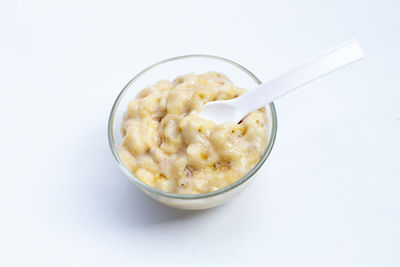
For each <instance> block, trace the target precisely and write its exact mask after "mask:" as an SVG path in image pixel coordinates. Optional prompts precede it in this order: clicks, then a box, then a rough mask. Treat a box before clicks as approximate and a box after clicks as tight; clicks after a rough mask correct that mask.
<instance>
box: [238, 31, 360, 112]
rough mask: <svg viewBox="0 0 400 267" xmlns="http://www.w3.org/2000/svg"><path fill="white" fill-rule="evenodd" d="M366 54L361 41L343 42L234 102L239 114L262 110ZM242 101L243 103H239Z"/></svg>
mask: <svg viewBox="0 0 400 267" xmlns="http://www.w3.org/2000/svg"><path fill="white" fill-rule="evenodd" d="M363 56H364V53H363V51H362V49H361V47H360V46H359V44H358V42H357V41H356V40H355V39H353V40H349V41H347V42H345V43H342V44H340V45H338V46H336V47H334V48H332V49H329V50H328V51H325V52H324V53H322V54H320V55H318V56H316V57H313V58H311V59H309V60H308V61H306V62H305V63H303V64H301V65H299V66H298V67H295V68H294V69H292V70H290V71H288V72H286V73H285V74H283V75H280V76H278V77H277V78H275V79H273V80H271V81H269V82H267V83H264V84H262V85H260V86H259V87H257V88H255V89H253V90H251V91H249V92H247V93H245V94H243V95H242V96H240V97H238V98H236V99H235V102H236V101H237V102H236V103H235V105H237V107H240V111H239V112H240V113H241V114H240V115H239V114H238V115H239V116H242V115H243V116H242V117H244V116H245V115H247V114H248V113H249V112H251V111H253V110H256V109H259V108H262V107H264V106H265V105H266V104H268V103H271V102H272V101H274V100H275V99H277V98H279V97H281V96H283V95H286V94H287V93H289V92H291V91H293V90H295V89H297V88H299V87H301V86H303V85H305V84H307V83H309V82H312V81H314V80H315V79H318V78H319V77H321V76H323V75H326V74H328V73H330V72H332V71H334V70H337V69H339V68H341V67H344V66H346V65H348V64H350V63H353V62H355V61H358V60H360V59H362V58H363ZM239 102H240V103H239Z"/></svg>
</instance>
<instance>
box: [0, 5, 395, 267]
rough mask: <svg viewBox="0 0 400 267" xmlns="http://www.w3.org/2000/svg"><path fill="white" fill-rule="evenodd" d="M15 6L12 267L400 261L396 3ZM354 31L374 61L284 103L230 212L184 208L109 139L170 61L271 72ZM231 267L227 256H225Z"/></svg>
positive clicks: (10, 19) (6, 204)
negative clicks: (133, 93)
mask: <svg viewBox="0 0 400 267" xmlns="http://www.w3.org/2000/svg"><path fill="white" fill-rule="evenodd" d="M246 2H247V4H246V3H245V1H165V2H164V1H112V2H111V1H110V2H109V3H105V2H100V1H25V0H20V1H7V2H5V1H2V2H1V3H0V13H1V14H0V27H1V28H0V29H1V35H0V36H1V37H0V38H1V49H0V73H1V80H0V83H1V90H0V109H1V110H0V120H1V125H2V128H1V129H2V131H1V133H0V137H1V139H0V140H1V141H0V142H1V146H0V148H1V149H0V157H1V158H0V160H1V168H0V171H1V173H0V211H1V219H0V265H1V266H146V265H157V264H160V263H163V264H165V265H164V266H184V265H185V266H189V265H190V266H224V265H225V266H240V265H244V264H247V266H307V267H310V266H363V267H365V266H390V267H392V266H393V267H394V266H399V265H400V253H399V251H400V241H399V239H400V227H399V225H400V212H399V203H400V194H399V187H400V179H399V178H400V164H399V151H400V141H399V137H400V103H399V101H400V89H399V88H400V80H399V69H400V68H399V67H400V65H399V59H400V57H399V56H400V53H399V47H400V39H399V38H400V37H399V28H400V18H399V16H398V11H399V8H400V5H399V2H398V1H395V0H392V1H389V0H386V1H377V0H376V1H366V0H364V1H361V0H358V1H347V0H346V1H345V0H341V1H317V0H314V1H312V0H307V1H246ZM351 37H356V38H358V40H359V41H360V43H361V45H362V47H363V49H364V50H365V52H366V55H367V57H366V59H365V60H364V61H362V63H358V64H354V65H352V66H349V67H347V68H346V69H345V70H343V71H340V72H337V73H334V74H332V75H330V76H328V77H326V78H325V79H323V80H320V81H317V82H315V83H312V84H310V85H309V86H308V88H304V90H299V91H298V92H294V93H293V94H291V95H290V96H287V97H285V98H283V99H281V100H279V101H277V102H276V107H277V111H278V125H279V128H278V137H277V141H276V144H275V147H274V149H273V151H272V154H271V156H270V158H269V159H268V161H267V162H266V164H265V165H264V166H263V169H262V172H263V174H264V177H262V178H260V177H259V178H258V179H257V180H256V181H254V183H253V184H252V185H251V186H250V188H249V189H248V190H247V191H246V192H244V193H243V194H242V195H240V196H239V197H238V198H236V199H235V200H234V201H232V202H231V203H229V204H227V205H225V206H222V207H220V208H217V209H214V210H209V211H204V212H198V213H195V212H193V213H191V212H189V213H188V212H184V211H178V210H173V209H169V208H166V207H163V206H161V205H160V204H157V203H156V202H154V201H152V200H151V199H149V198H148V197H146V196H145V195H144V194H142V193H141V192H139V191H138V189H136V188H135V186H134V185H133V184H132V183H130V182H129V181H128V180H127V179H125V177H124V176H123V174H122V173H121V171H120V170H119V169H118V168H117V166H116V164H115V162H114V161H113V159H112V157H111V153H110V152H109V149H108V144H107V137H106V123H107V117H108V113H109V111H110V108H111V105H112V103H113V101H114V99H115V97H116V96H117V94H118V92H119V91H120V90H121V88H122V87H123V86H124V85H125V84H126V82H127V81H128V80H129V79H130V78H131V77H132V76H133V75H134V74H136V73H137V72H138V71H140V70H142V69H143V68H144V67H146V66H147V65H149V64H151V63H154V62H155V61H158V60H160V59H164V58H168V57H171V56H176V55H182V54H188V53H208V54H215V55H219V56H223V57H227V58H230V59H232V60H235V61H237V62H239V63H241V64H243V65H244V66H246V67H247V68H249V69H250V70H252V71H254V73H255V74H256V75H257V76H259V77H260V78H261V79H263V80H266V79H268V78H269V77H272V76H274V75H276V74H279V73H281V72H282V71H284V70H285V69H287V68H288V67H290V66H292V65H293V64H296V63H299V62H301V60H303V59H304V58H306V57H307V56H311V55H312V54H313V53H314V52H315V51H323V50H324V49H325V48H327V47H330V46H331V45H334V44H336V43H338V42H341V41H344V40H346V39H348V38H351ZM228 264H229V265H228Z"/></svg>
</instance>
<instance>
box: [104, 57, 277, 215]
mask: <svg viewBox="0 0 400 267" xmlns="http://www.w3.org/2000/svg"><path fill="white" fill-rule="evenodd" d="M208 71H217V72H221V73H224V74H225V75H227V76H228V77H229V78H230V79H231V80H232V82H233V84H235V85H236V86H238V87H242V88H245V89H247V90H251V88H254V87H255V86H256V85H258V84H261V81H260V80H259V79H258V78H257V77H256V76H255V75H254V74H253V73H251V72H250V71H249V70H247V69H246V68H244V67H243V66H241V65H239V64H237V63H235V62H233V61H231V60H228V59H225V58H221V57H217V56H210V55H187V56H180V57H174V58H170V59H167V60H163V61H160V62H158V63H155V64H153V65H151V66H149V67H147V68H146V69H144V70H143V71H141V72H140V73H139V74H137V75H136V76H135V77H133V79H132V80H130V82H129V83H128V84H127V85H126V86H125V87H124V89H123V90H122V91H121V93H120V94H119V95H118V97H117V99H116V100H115V103H114V105H113V107H112V110H111V114H110V118H109V121H108V140H109V144H110V148H111V151H112V153H113V155H114V158H115V159H116V160H117V163H118V165H119V167H120V168H121V169H122V171H123V172H124V173H125V175H126V176H127V177H128V178H129V179H130V180H131V181H132V182H133V183H134V184H136V185H137V186H138V187H139V188H140V189H141V190H142V191H143V192H145V193H146V194H147V195H149V196H150V197H152V198H153V199H155V200H157V201H159V202H161V203H163V204H165V205H168V206H171V207H175V208H181V209H192V210H196V209H207V208H212V207H215V206H218V205H221V204H223V203H225V202H227V201H229V200H230V199H232V198H233V197H234V196H236V195H238V194H239V193H240V192H241V191H243V189H245V188H246V187H247V185H248V184H249V181H250V180H251V179H250V178H252V177H253V176H255V175H256V174H257V171H258V170H259V169H260V167H261V166H262V165H263V163H264V162H265V160H266V159H267V157H268V155H269V154H270V153H271V150H272V147H273V145H274V142H275V137H276V130H277V119H276V112H275V106H274V104H273V103H271V104H269V105H268V106H267V107H266V112H267V117H268V133H267V136H266V137H265V138H267V139H268V146H267V149H266V151H265V153H264V155H263V156H262V157H261V159H260V161H259V162H258V163H257V164H256V165H255V166H254V168H253V169H251V170H250V171H249V173H247V174H246V175H245V176H244V177H242V178H241V179H239V180H238V181H236V182H234V183H233V184H231V185H229V186H227V187H225V188H222V189H220V190H217V191H214V192H210V193H204V194H195V195H181V194H173V193H167V192H164V191H161V190H158V189H157V188H154V187H151V186H149V185H147V184H145V183H143V182H142V181H141V180H139V179H138V178H137V177H135V176H134V175H133V174H132V173H131V172H130V171H129V169H128V168H126V167H125V165H124V163H123V162H122V161H121V159H120V157H119V155H118V146H119V144H120V143H121V140H122V133H121V122H122V119H123V115H124V113H125V111H126V108H127V105H128V103H129V102H130V101H132V100H133V99H134V98H135V97H136V94H137V93H138V92H139V91H140V90H142V89H143V88H145V87H146V86H148V85H151V84H154V83H156V82H157V81H159V80H161V79H169V80H173V79H174V78H175V77H177V76H178V75H182V74H186V73H189V72H195V73H196V74H200V73H205V72H208Z"/></svg>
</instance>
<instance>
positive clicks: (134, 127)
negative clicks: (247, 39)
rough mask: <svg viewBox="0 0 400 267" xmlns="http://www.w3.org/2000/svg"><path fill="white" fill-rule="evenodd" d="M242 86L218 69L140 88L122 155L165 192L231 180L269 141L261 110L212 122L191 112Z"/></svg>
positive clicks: (204, 188) (199, 189) (125, 127)
mask: <svg viewBox="0 0 400 267" xmlns="http://www.w3.org/2000/svg"><path fill="white" fill-rule="evenodd" d="M245 92H246V90H244V89H241V88H238V87H235V86H234V85H233V84H232V82H231V81H230V80H229V79H228V78H227V77H226V76H225V75H223V74H221V73H217V72H208V73H205V74H201V75H196V74H194V73H189V74H186V75H183V76H179V77H177V78H176V79H175V80H174V81H173V82H170V81H168V80H161V81H159V82H157V83H156V84H155V85H152V86H149V87H147V88H145V89H143V90H142V91H141V92H140V93H139V94H138V96H137V98H136V99H134V100H133V101H132V102H130V103H129V104H128V107H127V111H126V114H125V116H124V119H123V123H122V129H121V131H122V134H123V137H124V138H123V141H122V144H121V146H120V148H119V155H120V157H121V160H122V161H123V162H124V164H125V166H126V167H127V168H128V169H129V170H130V171H131V172H132V173H133V174H135V176H136V177H138V178H139V179H141V180H142V181H143V182H144V183H146V184H148V185H150V186H153V187H156V188H158V189H160V190H163V191H166V192H171V193H178V194H199V193H206V192H211V191H215V190H218V189H221V188H223V187H226V186H228V185H230V184H232V183H234V182H235V181H237V180H238V179H240V178H241V177H243V176H244V175H246V173H248V172H249V171H250V170H251V169H252V168H253V167H254V165H255V164H256V163H257V162H258V161H259V160H260V158H261V156H262V154H263V153H264V151H265V148H266V146H267V144H268V139H267V117H266V114H265V110H264V109H260V110H257V111H253V112H251V113H250V114H249V115H247V116H246V117H245V118H244V119H243V120H242V122H241V123H239V124H237V123H234V122H225V123H221V124H216V123H215V122H213V121H209V120H205V119H202V118H200V117H198V116H197V115H195V114H191V112H192V111H193V110H200V108H201V106H202V105H204V104H205V103H207V102H209V101H215V100H228V99H232V98H235V97H238V96H240V95H242V94H243V93H245Z"/></svg>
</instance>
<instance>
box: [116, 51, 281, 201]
mask: <svg viewBox="0 0 400 267" xmlns="http://www.w3.org/2000/svg"><path fill="white" fill-rule="evenodd" d="M187 58H209V59H216V60H220V61H223V62H225V63H229V64H231V65H233V66H235V67H237V68H239V69H240V70H242V71H244V72H245V73H246V74H248V75H249V76H250V78H252V79H253V80H254V81H255V82H256V83H257V84H261V81H260V80H259V79H258V78H257V77H256V76H255V75H254V74H253V73H252V72H250V71H249V70H248V69H246V68H245V67H243V66H242V65H240V64H238V63H236V62H234V61H232V60H230V59H226V58H223V57H219V56H214V55H207V54H190V55H183V56H177V57H172V58H168V59H164V60H161V61H159V62H156V63H154V64H152V65H150V66H148V67H147V68H145V69H144V70H142V71H141V72H139V73H138V74H136V75H135V76H134V77H133V78H132V79H131V80H130V81H129V82H128V83H127V84H126V85H125V86H124V88H123V89H122V91H121V92H120V93H119V94H118V96H117V98H116V100H115V101H114V104H113V106H112V108H111V112H110V115H109V118H108V143H109V146H110V149H111V152H112V154H113V156H114V159H115V160H116V161H117V163H118V166H119V167H120V169H121V170H122V171H123V172H124V174H125V175H126V176H127V177H128V178H129V180H131V181H132V182H134V183H135V184H136V185H137V186H139V187H140V188H141V189H144V190H146V191H148V192H150V193H153V194H156V195H158V196H161V197H167V198H173V199H203V198H209V197H214V196H218V195H221V194H224V193H226V192H229V191H231V190H232V189H234V188H236V187H238V186H239V185H241V184H243V183H245V182H246V181H247V180H249V179H250V178H251V177H252V176H253V175H254V174H255V173H256V172H257V171H258V170H259V169H260V167H261V166H262V165H263V164H264V162H265V161H266V159H267V158H268V156H269V154H270V153H271V151H272V148H273V146H274V144H275V139H276V133H277V126H278V123H277V116H276V110H275V105H274V103H273V102H271V103H270V104H269V105H268V106H269V108H270V111H271V115H272V129H271V137H270V138H269V142H268V146H267V148H266V149H265V152H264V154H263V155H262V157H261V158H260V160H259V161H258V162H257V164H256V165H255V166H254V167H253V168H252V169H251V170H250V171H249V172H248V173H247V174H246V175H244V176H243V177H242V178H240V179H239V180H237V181H236V182H234V183H232V184H230V185H228V186H226V187H224V188H221V189H218V190H216V191H212V192H208V193H202V194H175V193H169V192H165V191H162V190H159V189H157V188H155V187H152V186H150V185H147V184H145V183H144V182H142V181H141V180H140V179H139V178H137V177H135V175H133V173H132V172H131V171H130V170H129V169H128V168H127V167H126V166H125V164H124V163H123V162H122V160H121V159H120V157H119V154H118V147H117V144H116V143H115V141H114V133H113V128H114V119H115V115H116V111H117V108H118V106H119V103H120V102H121V99H122V97H123V96H124V94H125V93H126V92H127V91H128V89H129V87H130V85H131V84H133V83H134V82H135V81H136V80H137V79H139V78H140V77H141V76H142V75H143V74H145V73H146V72H147V71H149V70H151V69H153V68H155V67H157V66H159V65H161V64H165V63H168V62H171V61H177V60H181V59H187Z"/></svg>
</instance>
